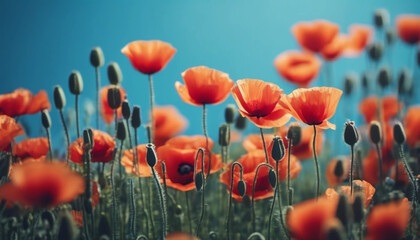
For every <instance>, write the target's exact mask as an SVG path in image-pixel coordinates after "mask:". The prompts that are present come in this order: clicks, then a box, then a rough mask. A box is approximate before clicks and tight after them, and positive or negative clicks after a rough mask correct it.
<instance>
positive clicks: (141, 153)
mask: <svg viewBox="0 0 420 240" xmlns="http://www.w3.org/2000/svg"><path fill="white" fill-rule="evenodd" d="M146 151H147V148H146V144H141V145H138V146H137V159H138V164H139V165H138V166H139V170H140V172H139V173H135V172H134V165H133V159H134V156H133V150H132V149H129V150H125V151H124V155H123V156H122V158H121V165H123V166H124V167H125V171H126V172H127V173H131V174H135V175H137V176H139V177H150V176H152V171H151V169H150V166H149V165H148V164H147V161H146Z"/></svg>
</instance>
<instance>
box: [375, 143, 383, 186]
mask: <svg viewBox="0 0 420 240" xmlns="http://www.w3.org/2000/svg"><path fill="white" fill-rule="evenodd" d="M375 146H376V152H377V154H378V168H379V184H380V185H382V179H383V174H382V154H381V148H380V147H379V143H376V144H375Z"/></svg>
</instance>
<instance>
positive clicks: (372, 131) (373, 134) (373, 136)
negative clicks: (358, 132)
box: [369, 121, 382, 144]
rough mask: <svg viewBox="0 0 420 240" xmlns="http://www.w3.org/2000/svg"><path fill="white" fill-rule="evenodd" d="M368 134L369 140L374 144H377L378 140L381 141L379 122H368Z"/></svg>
mask: <svg viewBox="0 0 420 240" xmlns="http://www.w3.org/2000/svg"><path fill="white" fill-rule="evenodd" d="M369 136H370V140H371V141H372V142H373V143H374V144H379V142H380V141H381V139H382V130H381V125H380V124H379V122H378V121H372V122H371V123H370V128H369Z"/></svg>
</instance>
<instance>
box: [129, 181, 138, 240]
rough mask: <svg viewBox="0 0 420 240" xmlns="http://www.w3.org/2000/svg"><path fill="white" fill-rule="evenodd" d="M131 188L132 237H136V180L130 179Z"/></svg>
mask: <svg viewBox="0 0 420 240" xmlns="http://www.w3.org/2000/svg"><path fill="white" fill-rule="evenodd" d="M128 185H129V190H130V232H131V239H136V237H137V234H136V201H135V196H134V194H135V193H134V182H133V179H131V178H130V179H129V180H128Z"/></svg>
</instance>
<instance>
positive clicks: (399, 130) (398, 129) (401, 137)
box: [394, 122, 406, 145]
mask: <svg viewBox="0 0 420 240" xmlns="http://www.w3.org/2000/svg"><path fill="white" fill-rule="evenodd" d="M405 139H406V136H405V131H404V127H403V126H402V124H401V122H397V123H395V124H394V141H395V142H396V143H398V144H400V145H401V144H404V143H405Z"/></svg>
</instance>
